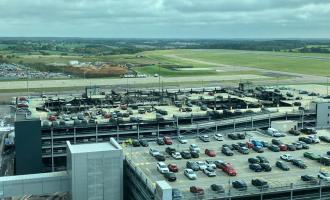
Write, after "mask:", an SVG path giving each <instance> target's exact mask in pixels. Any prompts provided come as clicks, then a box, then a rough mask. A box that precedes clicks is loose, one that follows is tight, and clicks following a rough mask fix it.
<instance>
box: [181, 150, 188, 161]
mask: <svg viewBox="0 0 330 200" xmlns="http://www.w3.org/2000/svg"><path fill="white" fill-rule="evenodd" d="M180 154H181V156H182V158H184V159H190V158H191V153H190V152H189V151H182V152H181V153H180Z"/></svg>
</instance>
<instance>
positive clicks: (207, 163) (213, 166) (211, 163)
mask: <svg viewBox="0 0 330 200" xmlns="http://www.w3.org/2000/svg"><path fill="white" fill-rule="evenodd" d="M206 165H207V167H211V168H213V169H216V168H217V166H216V165H215V162H214V161H213V160H206Z"/></svg>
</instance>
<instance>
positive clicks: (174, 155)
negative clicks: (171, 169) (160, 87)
mask: <svg viewBox="0 0 330 200" xmlns="http://www.w3.org/2000/svg"><path fill="white" fill-rule="evenodd" d="M171 156H172V157H173V158H174V159H175V160H180V159H182V156H181V154H180V153H179V152H174V153H172V154H171Z"/></svg>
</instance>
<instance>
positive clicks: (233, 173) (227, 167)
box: [220, 163, 237, 176]
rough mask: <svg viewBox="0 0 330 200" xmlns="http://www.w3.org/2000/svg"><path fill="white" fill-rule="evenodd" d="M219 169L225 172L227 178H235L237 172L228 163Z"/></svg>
mask: <svg viewBox="0 0 330 200" xmlns="http://www.w3.org/2000/svg"><path fill="white" fill-rule="evenodd" d="M220 168H221V169H222V171H224V172H226V173H227V174H228V175H229V176H236V175H237V172H236V170H235V169H234V167H233V165H232V164H230V163H223V164H222V165H221V166H220Z"/></svg>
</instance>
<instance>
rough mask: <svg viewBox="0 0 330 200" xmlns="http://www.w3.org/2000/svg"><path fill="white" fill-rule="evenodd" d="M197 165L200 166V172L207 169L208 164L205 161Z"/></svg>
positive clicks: (198, 162)
mask: <svg viewBox="0 0 330 200" xmlns="http://www.w3.org/2000/svg"><path fill="white" fill-rule="evenodd" d="M196 163H197V164H198V166H199V169H200V170H204V169H206V168H207V164H206V162H204V161H197V162H196Z"/></svg>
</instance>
